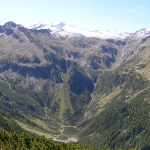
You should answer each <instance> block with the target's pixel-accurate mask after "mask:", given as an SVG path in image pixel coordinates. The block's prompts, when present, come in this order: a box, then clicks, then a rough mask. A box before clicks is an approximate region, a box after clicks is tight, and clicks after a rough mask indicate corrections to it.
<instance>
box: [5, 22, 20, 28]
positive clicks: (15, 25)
mask: <svg viewBox="0 0 150 150" xmlns="http://www.w3.org/2000/svg"><path fill="white" fill-rule="evenodd" d="M3 26H4V27H6V28H16V27H18V26H22V25H19V24H16V23H14V22H13V21H8V22H7V23H5V24H4V25H3Z"/></svg>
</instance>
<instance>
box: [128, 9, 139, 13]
mask: <svg viewBox="0 0 150 150" xmlns="http://www.w3.org/2000/svg"><path fill="white" fill-rule="evenodd" d="M128 10H129V11H130V12H132V13H136V12H137V11H135V10H134V9H128Z"/></svg>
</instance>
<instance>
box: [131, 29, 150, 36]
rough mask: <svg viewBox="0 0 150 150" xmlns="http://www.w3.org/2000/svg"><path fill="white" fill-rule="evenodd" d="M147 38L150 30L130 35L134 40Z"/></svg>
mask: <svg viewBox="0 0 150 150" xmlns="http://www.w3.org/2000/svg"><path fill="white" fill-rule="evenodd" d="M147 36H150V28H143V29H141V30H138V31H136V32H135V33H133V34H132V37H134V38H144V37H147Z"/></svg>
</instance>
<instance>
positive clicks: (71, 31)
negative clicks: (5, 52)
mask: <svg viewBox="0 0 150 150" xmlns="http://www.w3.org/2000/svg"><path fill="white" fill-rule="evenodd" d="M29 29H36V30H40V29H48V30H49V31H50V33H51V34H52V35H54V36H57V37H58V36H63V37H73V36H85V37H96V38H102V39H108V38H112V39H125V38H127V37H129V36H132V37H133V36H134V37H135V36H136V37H146V36H148V35H150V29H146V28H143V29H141V30H139V31H136V32H135V33H119V32H111V31H108V30H104V31H102V30H95V31H89V30H86V29H82V28H78V27H75V26H72V25H67V24H65V23H63V22H59V23H55V24H54V23H46V22H40V23H37V24H34V25H32V26H30V27H29Z"/></svg>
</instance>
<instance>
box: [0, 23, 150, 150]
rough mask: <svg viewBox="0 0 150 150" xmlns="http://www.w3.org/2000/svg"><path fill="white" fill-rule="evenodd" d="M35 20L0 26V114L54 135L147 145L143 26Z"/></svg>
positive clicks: (149, 42) (149, 40)
mask: <svg viewBox="0 0 150 150" xmlns="http://www.w3.org/2000/svg"><path fill="white" fill-rule="evenodd" d="M38 26H39V24H38ZM38 26H37V27H36V26H35V25H34V26H33V27H30V28H26V27H24V26H22V25H19V24H16V23H14V22H7V23H6V24H5V25H3V26H0V116H2V117H5V118H7V119H8V120H10V122H12V124H13V125H12V126H14V127H16V126H17V127H16V128H18V129H19V130H25V131H27V132H29V133H32V134H37V135H44V136H45V137H47V138H52V139H53V140H55V141H59V142H62V141H63V142H66V143H70V142H78V143H82V144H85V145H87V146H90V147H96V148H99V147H102V146H106V147H110V148H113V149H116V148H120V147H122V148H130V147H135V148H137V149H138V148H141V149H142V150H146V149H148V148H150V145H149V140H150V94H149V89H150V81H149V80H150V76H149V73H150V68H149V67H150V61H149V58H150V31H149V30H148V29H141V30H139V31H137V32H135V33H130V34H125V33H122V34H121V33H120V34H119V33H115V34H114V33H110V32H107V34H106V32H104V33H103V32H100V31H99V33H96V35H97V34H98V35H99V36H95V33H92V34H91V32H86V34H85V31H84V30H82V32H81V33H80V34H79V33H78V32H77V33H75V31H81V30H77V29H76V30H75V27H68V26H66V25H65V24H62V23H61V24H58V25H51V26H50V27H49V26H48V25H46V27H45V26H44V25H43V24H42V25H41V26H42V28H41V27H39V28H38ZM47 26H48V27H47ZM68 28H69V29H68ZM70 28H71V29H72V28H73V29H74V30H72V31H70ZM56 31H57V32H56ZM61 31H63V32H61ZM82 33H84V34H82ZM100 33H101V34H100ZM87 34H89V35H87ZM106 35H107V36H106ZM109 35H110V36H109ZM7 119H6V120H7ZM2 120H3V119H2ZM8 122H9V121H8ZM0 128H1V129H4V130H6V131H9V130H10V127H7V128H5V126H4V125H3V124H2V125H1V124H0Z"/></svg>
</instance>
